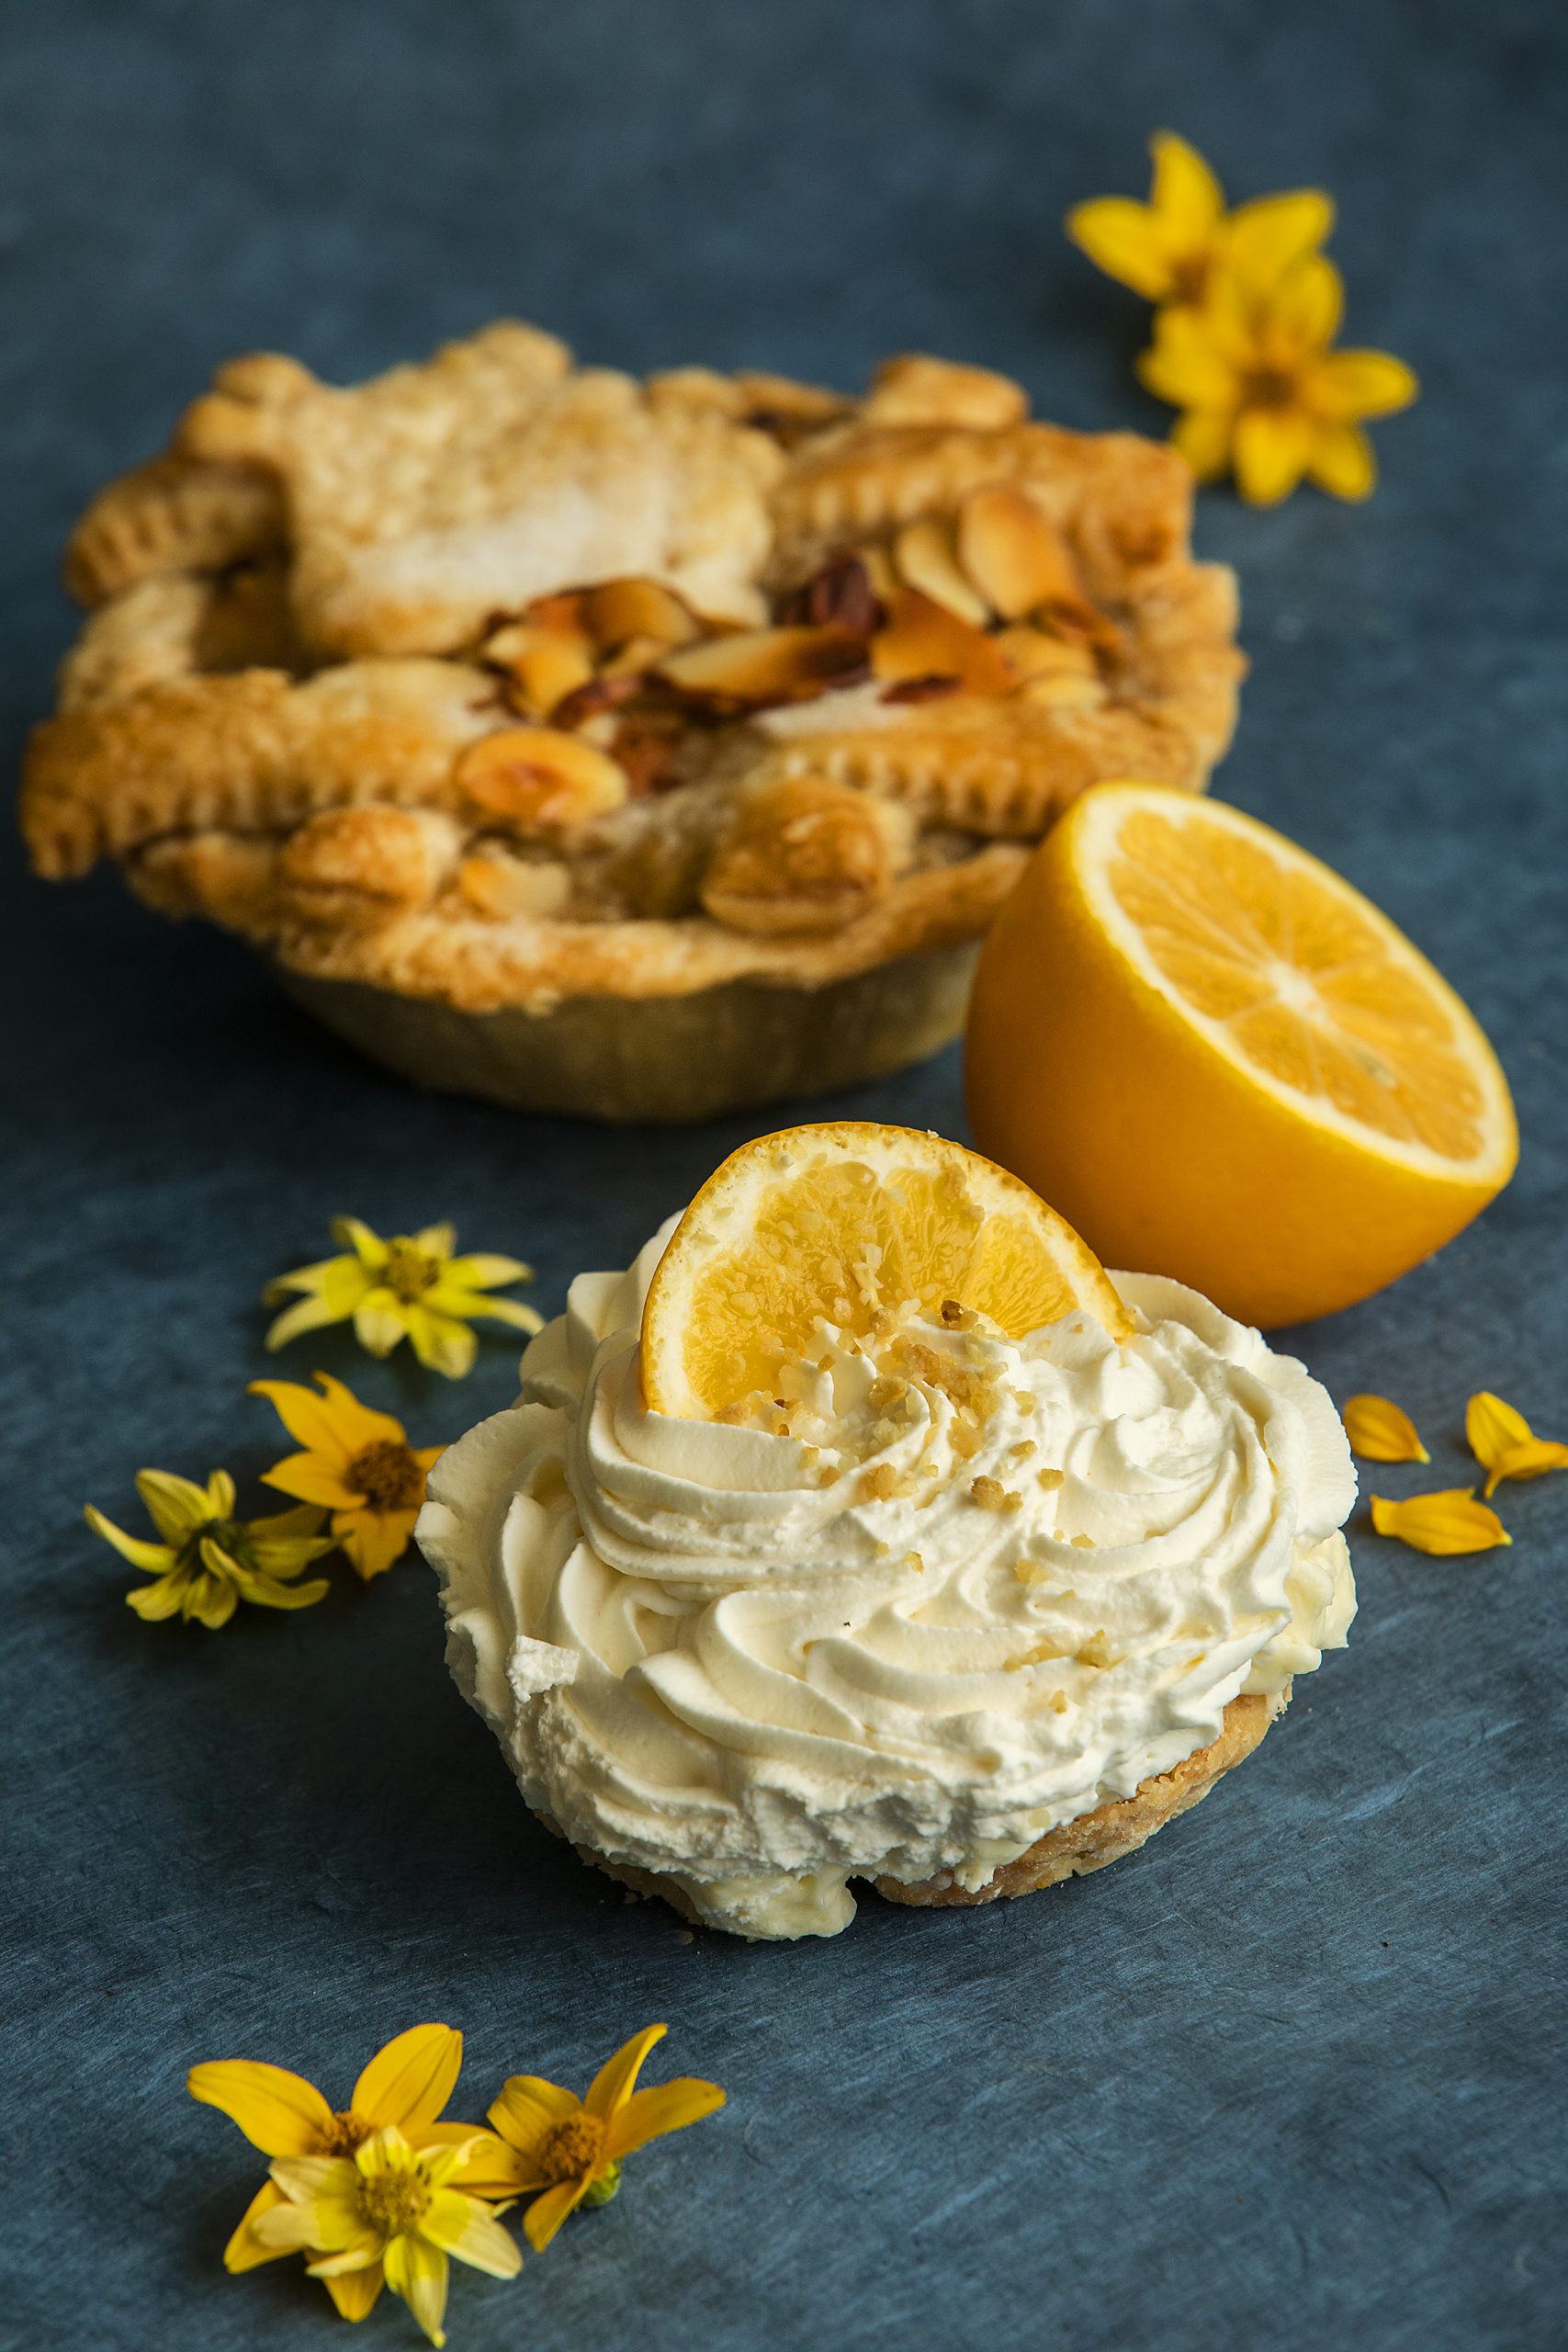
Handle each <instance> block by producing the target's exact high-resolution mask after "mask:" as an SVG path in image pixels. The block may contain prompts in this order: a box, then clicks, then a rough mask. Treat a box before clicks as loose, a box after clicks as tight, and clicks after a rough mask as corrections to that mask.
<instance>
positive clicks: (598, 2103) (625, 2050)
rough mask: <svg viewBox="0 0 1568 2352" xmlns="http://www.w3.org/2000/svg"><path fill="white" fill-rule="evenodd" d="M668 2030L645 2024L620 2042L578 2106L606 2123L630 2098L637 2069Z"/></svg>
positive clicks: (665, 2027)
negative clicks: (628, 2038)
mask: <svg viewBox="0 0 1568 2352" xmlns="http://www.w3.org/2000/svg"><path fill="white" fill-rule="evenodd" d="M669 2030H670V2029H669V2027H668V2026H664V2025H645V2026H644V2027H643V2030H642V2031H641V2032H640V2033H634V2034H633V2036H632V2038H631V2040H630V2041H624V2042H623V2043H622V2044H621V2047H620V2048H619V2049H618V2050H617V2051H616V2052H615V2056H614V2057H613V2058H607V2059H606V2060H605V2061H604V2064H603V2065H602V2066H601V2067H600V2069H599V2072H598V2073H597V2074H596V2075H594V2077H593V2080H592V2082H591V2083H590V2085H589V2086H588V2096H587V2098H585V2099H584V2100H583V2102H582V2104H583V2106H584V2107H585V2108H586V2109H587V2110H588V2112H589V2114H590V2115H597V2116H599V2117H601V2118H602V2119H603V2120H604V2121H605V2122H606V2123H607V2122H608V2121H609V2120H610V2118H611V2116H613V2115H614V2114H615V2109H617V2108H619V2107H624V2106H625V2105H626V2101H627V2099H628V2098H630V2097H631V2095H632V2089H633V2086H634V2085H635V2084H636V2082H637V2074H638V2070H639V2069H640V2067H641V2065H642V2062H643V2060H644V2059H645V2058H646V2057H647V2056H648V2053H649V2051H650V2050H651V2049H652V2047H653V2045H654V2043H655V2042H656V2041H662V2040H663V2039H664V2036H665V2035H666V2034H667V2033H668V2032H669Z"/></svg>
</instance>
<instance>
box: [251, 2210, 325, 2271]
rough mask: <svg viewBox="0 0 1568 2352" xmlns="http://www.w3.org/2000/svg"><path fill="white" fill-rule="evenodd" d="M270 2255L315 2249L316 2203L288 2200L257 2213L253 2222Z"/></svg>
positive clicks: (257, 2234)
mask: <svg viewBox="0 0 1568 2352" xmlns="http://www.w3.org/2000/svg"><path fill="white" fill-rule="evenodd" d="M251 2226H252V2228H253V2229H254V2232H255V2234H256V2236H257V2237H258V2238H259V2239H260V2241H261V2243H262V2245H264V2246H265V2248H266V2249H267V2255H268V2258H269V2259H270V2258H271V2256H274V2255H278V2254H310V2253H314V2252H315V2251H316V2209H315V2207H314V2206H313V2205H294V2204H289V2203H287V2202H285V2203H284V2204H281V2205H274V2206H273V2207H271V2208H270V2209H269V2211H266V2212H265V2213H258V2214H257V2215H256V2217H255V2220H254V2222H252V2224H251Z"/></svg>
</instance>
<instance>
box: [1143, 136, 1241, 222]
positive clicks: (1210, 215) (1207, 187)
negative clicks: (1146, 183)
mask: <svg viewBox="0 0 1568 2352" xmlns="http://www.w3.org/2000/svg"><path fill="white" fill-rule="evenodd" d="M1149 153H1150V154H1151V155H1152V156H1153V157H1154V164H1155V174H1154V182H1153V185H1152V187H1150V189H1149V202H1150V205H1151V207H1152V208H1153V209H1154V210H1155V211H1156V212H1157V213H1158V214H1159V215H1160V218H1161V220H1162V221H1164V222H1165V224H1166V225H1167V227H1168V229H1169V230H1171V231H1172V232H1174V233H1175V234H1176V235H1178V236H1179V237H1180V239H1181V240H1182V242H1183V243H1185V244H1188V245H1197V244H1200V243H1203V242H1204V241H1205V240H1206V239H1207V238H1208V237H1209V236H1211V235H1212V234H1213V231H1214V230H1215V229H1216V228H1217V227H1218V226H1219V222H1220V218H1221V215H1222V214H1223V213H1224V209H1225V198H1224V189H1223V188H1222V187H1221V186H1220V183H1219V181H1218V180H1217V179H1216V178H1215V176H1214V175H1213V171H1212V170H1211V169H1210V167H1209V165H1208V164H1206V163H1205V162H1204V161H1203V158H1202V156H1201V155H1200V153H1198V150H1197V149H1196V147H1190V146H1189V145H1188V143H1187V141H1186V140H1185V139H1179V138H1178V136H1177V134H1176V132H1175V131H1174V130H1156V132H1155V135H1154V137H1153V138H1152V139H1151V140H1150V141H1149Z"/></svg>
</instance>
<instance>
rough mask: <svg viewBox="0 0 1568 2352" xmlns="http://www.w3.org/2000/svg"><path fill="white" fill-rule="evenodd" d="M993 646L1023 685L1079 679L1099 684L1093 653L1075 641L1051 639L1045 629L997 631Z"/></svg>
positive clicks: (1007, 629) (1098, 673)
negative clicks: (1049, 680)
mask: <svg viewBox="0 0 1568 2352" xmlns="http://www.w3.org/2000/svg"><path fill="white" fill-rule="evenodd" d="M994 642H995V644H996V648H997V650H998V653H999V654H1000V655H1001V656H1002V659H1003V660H1004V661H1005V662H1006V663H1007V665H1008V667H1009V669H1010V670H1011V672H1012V673H1013V675H1014V676H1015V678H1017V680H1018V682H1019V684H1020V685H1031V684H1033V683H1034V681H1035V680H1036V679H1038V678H1077V679H1080V680H1083V681H1085V682H1087V683H1089V684H1095V685H1098V684H1099V683H1100V671H1099V667H1098V665H1097V663H1096V662H1095V658H1094V654H1093V651H1092V650H1091V649H1090V648H1089V646H1087V645H1084V644H1082V643H1079V642H1077V641H1076V640H1075V641H1069V640H1068V639H1066V638H1062V637H1049V636H1047V635H1046V633H1045V631H1044V630H1043V629H1040V628H1025V627H1023V626H1022V625H1020V626H1018V627H1015V628H1004V629H998V632H997V635H996V638H995V640H994Z"/></svg>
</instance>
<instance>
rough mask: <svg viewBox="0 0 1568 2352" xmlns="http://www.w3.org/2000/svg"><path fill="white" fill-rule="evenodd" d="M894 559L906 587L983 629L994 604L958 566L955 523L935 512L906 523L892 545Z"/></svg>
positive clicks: (974, 626) (975, 626)
mask: <svg viewBox="0 0 1568 2352" xmlns="http://www.w3.org/2000/svg"><path fill="white" fill-rule="evenodd" d="M893 561H894V564H895V566H896V567H897V572H898V576H899V578H900V579H901V580H902V581H903V582H904V584H905V586H906V587H907V588H918V589H919V591H920V592H921V594H923V595H926V596H929V597H931V600H932V602H933V603H934V604H938V605H942V609H943V610H944V611H945V612H949V613H954V614H956V615H957V616H958V618H959V619H960V620H961V621H968V622H969V623H970V624H971V626H972V627H973V628H985V626H986V624H987V621H988V620H989V619H990V617H991V607H990V605H988V604H987V601H986V599H985V597H984V596H982V595H980V594H977V593H976V589H975V587H974V586H973V584H972V582H970V581H968V580H966V579H965V578H964V574H963V572H962V571H960V570H959V568H958V557H957V551H956V548H955V547H954V544H953V526H952V525H951V524H949V523H943V522H941V521H939V520H938V518H937V517H936V516H935V515H922V516H921V517H920V519H919V522H918V523H906V525H905V526H904V528H903V529H902V530H901V531H900V532H899V534H898V537H897V539H896V540H895V541H894V545H893Z"/></svg>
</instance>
